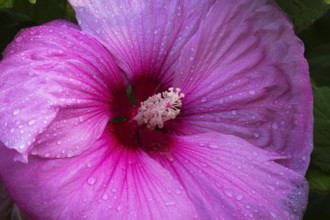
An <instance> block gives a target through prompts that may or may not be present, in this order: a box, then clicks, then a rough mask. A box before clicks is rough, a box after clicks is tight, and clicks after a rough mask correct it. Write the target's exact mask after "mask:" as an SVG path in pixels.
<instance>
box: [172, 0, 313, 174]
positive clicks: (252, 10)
mask: <svg viewBox="0 0 330 220" xmlns="http://www.w3.org/2000/svg"><path fill="white" fill-rule="evenodd" d="M303 50H304V48H303V45H302V43H301V41H300V40H299V39H298V38H297V37H295V36H294V33H293V31H292V27H291V25H290V24H289V22H288V20H287V18H286V17H285V16H284V15H283V14H282V12H281V11H280V10H279V9H278V7H277V6H276V5H274V3H272V1H253V0H243V1H239V2H233V1H229V0H220V1H217V3H215V4H214V5H213V7H212V8H211V9H210V12H209V14H208V15H207V18H206V20H205V21H204V22H203V23H202V24H201V26H200V29H199V30H198V32H197V33H196V35H195V36H194V37H193V38H192V39H191V40H190V41H189V42H188V43H187V44H186V46H185V47H184V49H183V51H182V54H181V57H180V61H179V65H178V69H177V71H176V75H175V79H174V84H173V86H174V87H178V88H181V89H182V91H183V93H185V95H186V98H185V99H184V102H183V111H182V114H180V116H182V117H181V119H178V120H176V122H178V123H179V124H180V125H178V123H176V124H174V125H173V128H174V129H176V130H177V132H178V133H184V134H196V133H199V132H205V131H208V132H210V131H217V132H222V133H226V134H233V135H236V136H239V137H241V138H244V139H246V140H248V141H249V142H251V143H253V144H254V145H256V146H259V147H261V148H265V149H269V150H272V151H276V152H283V153H285V154H286V155H287V156H288V160H286V161H282V163H283V164H285V165H286V166H288V167H290V168H293V169H295V170H297V171H299V172H301V173H304V172H305V171H306V169H307V166H308V164H309V154H310V152H311V150H312V95H311V88H310V82H309V75H308V66H307V62H306V60H305V58H304V57H303ZM174 123H175V122H174Z"/></svg>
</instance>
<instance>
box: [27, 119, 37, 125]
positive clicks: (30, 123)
mask: <svg viewBox="0 0 330 220" xmlns="http://www.w3.org/2000/svg"><path fill="white" fill-rule="evenodd" d="M35 123H36V120H31V121H29V122H28V124H29V125H33V124H35Z"/></svg>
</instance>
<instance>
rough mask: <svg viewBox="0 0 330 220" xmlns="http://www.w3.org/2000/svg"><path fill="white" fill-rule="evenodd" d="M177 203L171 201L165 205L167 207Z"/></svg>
mask: <svg viewBox="0 0 330 220" xmlns="http://www.w3.org/2000/svg"><path fill="white" fill-rule="evenodd" d="M175 204H176V202H175V201H169V202H166V203H165V205H167V206H171V205H175Z"/></svg>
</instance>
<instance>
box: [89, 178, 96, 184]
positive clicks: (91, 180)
mask: <svg viewBox="0 0 330 220" xmlns="http://www.w3.org/2000/svg"><path fill="white" fill-rule="evenodd" d="M95 182H96V179H95V178H94V177H91V178H89V179H88V180H87V183H88V184H89V185H94V184H95Z"/></svg>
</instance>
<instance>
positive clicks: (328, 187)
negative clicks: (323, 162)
mask: <svg viewBox="0 0 330 220" xmlns="http://www.w3.org/2000/svg"><path fill="white" fill-rule="evenodd" d="M306 178H307V180H308V183H309V190H310V191H312V192H316V193H318V194H321V195H322V194H323V195H327V194H329V193H330V176H329V175H328V174H326V173H325V172H323V171H321V170H319V169H316V168H311V169H309V170H308V172H307V175H306Z"/></svg>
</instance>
